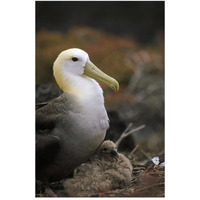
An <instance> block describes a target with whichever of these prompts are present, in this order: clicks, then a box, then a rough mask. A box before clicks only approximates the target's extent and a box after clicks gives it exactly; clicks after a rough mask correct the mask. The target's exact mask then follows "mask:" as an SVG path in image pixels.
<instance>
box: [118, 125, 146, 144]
mask: <svg viewBox="0 0 200 200" xmlns="http://www.w3.org/2000/svg"><path fill="white" fill-rule="evenodd" d="M131 126H132V123H130V124H129V125H128V127H127V128H126V129H125V130H124V132H123V133H122V134H121V136H120V137H119V139H118V140H117V141H116V142H115V144H116V146H117V147H119V144H120V143H121V141H122V140H123V139H124V138H125V137H127V136H129V135H131V134H132V133H135V132H137V131H139V130H141V129H143V128H144V127H145V125H144V124H143V125H141V126H139V127H137V128H135V129H132V130H130V131H129V129H130V128H131Z"/></svg>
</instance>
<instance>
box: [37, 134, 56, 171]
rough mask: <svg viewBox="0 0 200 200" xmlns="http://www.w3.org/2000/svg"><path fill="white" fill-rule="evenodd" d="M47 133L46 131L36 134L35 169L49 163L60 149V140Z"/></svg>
mask: <svg viewBox="0 0 200 200" xmlns="http://www.w3.org/2000/svg"><path fill="white" fill-rule="evenodd" d="M48 133H49V132H48V131H44V132H42V133H39V132H38V133H37V134H36V166H37V167H42V166H44V165H47V164H48V163H49V162H51V161H52V160H53V158H54V156H56V154H57V153H58V151H59V149H60V138H58V137H56V136H53V135H50V134H48Z"/></svg>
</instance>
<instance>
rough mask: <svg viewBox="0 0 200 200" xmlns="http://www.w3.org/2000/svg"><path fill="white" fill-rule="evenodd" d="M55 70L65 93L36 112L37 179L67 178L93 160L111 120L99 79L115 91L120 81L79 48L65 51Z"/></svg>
mask: <svg viewBox="0 0 200 200" xmlns="http://www.w3.org/2000/svg"><path fill="white" fill-rule="evenodd" d="M53 73H54V77H55V79H56V82H57V84H58V86H59V87H60V88H61V90H62V91H63V93H62V94H61V96H59V97H58V98H56V99H53V100H52V101H50V102H48V104H47V105H45V106H43V107H41V108H40V109H38V110H37V111H36V179H37V180H41V181H43V182H44V183H45V184H47V185H48V183H49V182H52V181H58V180H61V179H64V178H66V177H67V176H68V175H69V174H70V172H71V171H72V170H73V169H75V168H76V167H77V166H79V165H80V164H81V163H83V162H85V161H86V160H87V159H89V158H90V157H91V156H92V155H93V154H94V153H95V151H96V150H97V149H98V147H99V146H100V145H101V143H102V142H103V140H104V137H105V134H106V130H107V129H108V128H109V119H108V116H107V113H106V109H105V107H104V97H103V91H102V89H101V87H100V86H99V84H98V83H97V82H96V81H95V80H94V79H96V80H99V81H101V82H103V83H105V84H106V85H108V86H109V87H111V88H112V89H113V90H114V91H117V90H118V89H119V84H118V82H117V81H116V80H115V79H113V78H112V77H110V76H108V75H106V74H105V73H103V72H102V71H101V70H100V69H98V68H97V67H96V66H95V65H94V64H93V63H92V62H91V61H90V59H89V56H88V54H87V53H86V52H85V51H83V50H81V49H77V48H72V49H68V50H65V51H63V52H61V53H60V54H59V55H58V57H57V59H56V60H55V62H54V65H53Z"/></svg>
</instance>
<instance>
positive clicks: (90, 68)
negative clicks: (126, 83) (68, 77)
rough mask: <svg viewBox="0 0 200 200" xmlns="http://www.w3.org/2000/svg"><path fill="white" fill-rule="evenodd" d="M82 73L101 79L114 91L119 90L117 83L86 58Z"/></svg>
mask: <svg viewBox="0 0 200 200" xmlns="http://www.w3.org/2000/svg"><path fill="white" fill-rule="evenodd" d="M83 75H86V76H88V77H90V78H93V79H95V80H98V81H101V82H103V83H105V84H106V85H108V86H109V87H110V88H112V89H113V90H114V91H115V92H117V91H118V90H119V83H118V82H117V81H116V80H115V79H114V78H112V77H110V76H108V75H107V74H105V73H104V72H102V71H101V70H100V69H99V68H98V67H97V66H95V65H94V64H93V63H92V62H91V61H90V60H87V62H86V65H85V70H84V73H83Z"/></svg>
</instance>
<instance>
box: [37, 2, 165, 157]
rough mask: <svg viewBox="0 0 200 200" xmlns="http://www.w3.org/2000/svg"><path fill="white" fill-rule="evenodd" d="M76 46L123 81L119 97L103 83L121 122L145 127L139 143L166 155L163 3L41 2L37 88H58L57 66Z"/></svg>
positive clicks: (109, 106)
mask: <svg viewBox="0 0 200 200" xmlns="http://www.w3.org/2000/svg"><path fill="white" fill-rule="evenodd" d="M73 47H76V48H81V49H83V50H85V51H86V52H87V53H88V54H89V56H90V59H91V61H92V62H93V63H94V64H95V65H96V66H98V67H99V68H100V69H101V70H102V71H104V72H105V73H107V74H108V75H111V76H112V77H114V78H115V79H116V80H118V82H119V84H120V90H119V91H118V92H117V93H113V92H112V91H111V90H110V89H109V88H108V87H106V86H105V85H103V84H101V83H100V84H101V86H102V88H103V89H104V96H105V105H106V108H107V110H108V111H113V110H114V111H115V112H116V113H117V120H118V122H117V123H118V124H120V123H123V124H124V125H125V126H127V125H128V124H129V123H130V122H132V123H133V126H135V127H137V126H139V125H141V124H145V125H146V128H145V129H144V130H142V131H140V132H138V133H136V134H134V135H133V136H132V137H131V138H132V139H133V140H134V143H135V144H139V145H140V146H142V148H143V149H144V150H145V151H146V152H149V153H150V154H151V155H155V154H158V153H163V151H164V2H156V1H154V2H137V1H136V2H134V1H133V2H129V1H128V2H126V1H125V2H124V1H123V2H36V86H37V87H36V88H37V89H38V88H39V87H40V86H41V85H44V84H53V85H54V84H55V80H54V77H53V71H52V67H53V62H54V61H55V59H56V57H57V56H58V54H59V53H60V52H61V51H63V50H65V49H68V48H73ZM55 85H56V84H55ZM53 87H54V86H53ZM45 89H46V88H45V87H43V90H45ZM41 90H42V88H41V87H40V91H41ZM37 91H39V90H37ZM58 94H59V92H55V96H57V95H58ZM37 98H38V99H37ZM42 100H46V99H42ZM42 100H41V101H42ZM36 101H37V102H39V101H40V100H39V97H38V94H37V92H36ZM110 117H112V116H110ZM114 118H116V117H114ZM120 131H121V130H120ZM116 132H117V131H116ZM113 134H114V133H113ZM116 135H117V134H116ZM111 138H112V137H111ZM129 140H130V139H129Z"/></svg>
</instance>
